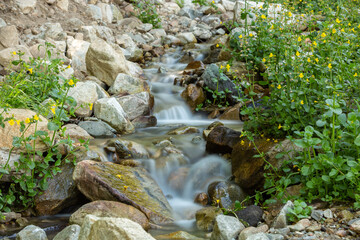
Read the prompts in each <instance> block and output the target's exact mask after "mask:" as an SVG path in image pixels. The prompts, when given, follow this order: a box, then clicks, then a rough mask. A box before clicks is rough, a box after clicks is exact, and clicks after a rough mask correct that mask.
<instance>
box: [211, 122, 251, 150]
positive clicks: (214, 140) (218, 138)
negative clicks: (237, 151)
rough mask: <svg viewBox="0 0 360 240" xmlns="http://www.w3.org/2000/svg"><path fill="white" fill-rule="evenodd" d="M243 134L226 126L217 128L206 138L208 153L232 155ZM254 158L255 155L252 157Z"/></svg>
mask: <svg viewBox="0 0 360 240" xmlns="http://www.w3.org/2000/svg"><path fill="white" fill-rule="evenodd" d="M240 135H241V133H240V132H238V131H235V130H232V129H230V128H227V127H224V126H221V125H220V126H216V127H214V128H213V129H212V130H211V132H210V133H209V134H208V136H207V138H206V151H208V152H210V153H231V152H232V150H233V147H234V146H235V145H236V144H237V143H238V142H239V141H240ZM252 156H253V155H252Z"/></svg>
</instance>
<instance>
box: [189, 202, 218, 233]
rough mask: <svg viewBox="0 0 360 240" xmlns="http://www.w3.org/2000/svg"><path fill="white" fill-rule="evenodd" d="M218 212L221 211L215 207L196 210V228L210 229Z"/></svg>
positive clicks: (208, 230)
mask: <svg viewBox="0 0 360 240" xmlns="http://www.w3.org/2000/svg"><path fill="white" fill-rule="evenodd" d="M220 214H222V211H221V209H219V208H217V207H206V208H202V209H200V210H198V211H197V212H196V214H195V218H196V226H197V228H198V229H199V230H202V231H207V232H210V231H212V230H213V228H214V223H215V218H216V216H218V215H220Z"/></svg>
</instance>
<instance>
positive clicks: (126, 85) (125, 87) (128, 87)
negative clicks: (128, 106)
mask: <svg viewBox="0 0 360 240" xmlns="http://www.w3.org/2000/svg"><path fill="white" fill-rule="evenodd" d="M108 91H109V93H110V94H114V95H127V94H135V93H141V92H149V86H148V85H147V83H146V82H145V81H143V80H141V79H139V78H136V77H132V76H129V75H126V74H123V73H119V74H118V75H117V77H116V79H115V81H114V83H113V84H112V85H111V87H110V88H109V90H108Z"/></svg>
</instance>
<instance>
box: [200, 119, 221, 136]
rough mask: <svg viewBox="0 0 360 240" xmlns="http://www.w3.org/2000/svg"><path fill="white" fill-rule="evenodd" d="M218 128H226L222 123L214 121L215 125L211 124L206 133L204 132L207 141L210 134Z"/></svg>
mask: <svg viewBox="0 0 360 240" xmlns="http://www.w3.org/2000/svg"><path fill="white" fill-rule="evenodd" d="M218 126H224V124H223V123H222V122H219V121H214V122H213V123H211V124H210V125H209V126H208V127H207V128H206V129H205V130H204V131H203V136H204V138H205V139H207V138H208V136H209V133H210V132H211V131H212V130H213V129H214V128H215V127H218Z"/></svg>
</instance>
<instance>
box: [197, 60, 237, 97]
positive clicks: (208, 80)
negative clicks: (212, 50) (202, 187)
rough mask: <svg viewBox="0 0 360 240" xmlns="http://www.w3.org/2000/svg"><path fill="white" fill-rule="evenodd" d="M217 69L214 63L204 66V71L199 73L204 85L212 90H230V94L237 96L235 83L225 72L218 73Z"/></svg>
mask: <svg viewBox="0 0 360 240" xmlns="http://www.w3.org/2000/svg"><path fill="white" fill-rule="evenodd" d="M219 70H220V69H219V67H218V66H217V65H216V64H210V65H208V66H207V67H206V69H205V72H204V73H203V75H201V78H202V79H203V80H204V83H205V86H207V87H208V88H209V89H211V90H213V91H218V92H221V91H224V92H226V91H230V92H231V93H232V95H234V96H237V95H238V90H236V88H235V87H236V86H235V84H234V83H233V82H232V81H231V80H230V79H229V78H228V77H227V76H226V75H225V74H223V73H220V72H219ZM215 80H217V81H218V82H216V81H215Z"/></svg>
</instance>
